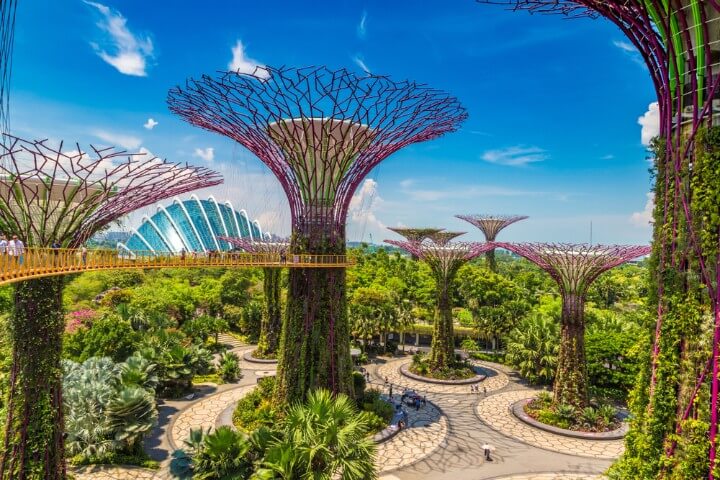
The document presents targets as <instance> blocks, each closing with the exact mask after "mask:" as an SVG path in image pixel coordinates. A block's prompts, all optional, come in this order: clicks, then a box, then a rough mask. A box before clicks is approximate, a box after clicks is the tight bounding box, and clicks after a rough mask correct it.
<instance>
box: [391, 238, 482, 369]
mask: <svg viewBox="0 0 720 480" xmlns="http://www.w3.org/2000/svg"><path fill="white" fill-rule="evenodd" d="M460 235H463V233H461V232H444V231H440V230H439V229H438V230H437V231H435V232H433V233H431V234H430V235H427V236H426V238H428V240H426V241H422V242H418V241H398V240H385V243H388V244H390V245H394V246H396V247H399V248H402V249H403V250H405V251H407V252H408V253H410V254H411V255H415V256H416V257H417V258H419V259H420V260H422V261H424V262H425V263H427V265H428V266H429V267H430V270H431V271H432V273H433V277H434V280H435V292H436V306H437V311H436V314H435V324H434V326H433V336H432V344H431V347H430V365H431V367H432V368H433V369H435V370H440V369H444V368H447V367H451V366H452V364H453V363H454V361H455V344H454V339H455V334H454V329H453V318H452V303H451V292H450V288H451V286H452V283H453V280H454V279H455V276H456V274H457V272H458V270H459V269H460V267H462V266H463V265H465V264H466V263H467V262H469V261H470V260H472V259H473V258H475V257H477V256H478V255H481V254H482V253H484V252H486V251H487V250H488V249H490V248H492V245H491V244H488V243H474V242H452V241H451V240H452V239H454V238H456V237H459V236H460Z"/></svg>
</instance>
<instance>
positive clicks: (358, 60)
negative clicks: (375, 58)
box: [352, 53, 371, 73]
mask: <svg viewBox="0 0 720 480" xmlns="http://www.w3.org/2000/svg"><path fill="white" fill-rule="evenodd" d="M352 60H353V62H355V65H357V66H358V67H360V68H361V69H362V70H363V72H365V73H371V72H370V69H369V68H368V66H367V64H366V63H365V59H364V58H363V56H362V55H360V54H359V53H358V54H357V55H355V56H354V57H352Z"/></svg>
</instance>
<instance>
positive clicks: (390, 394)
mask: <svg viewBox="0 0 720 480" xmlns="http://www.w3.org/2000/svg"><path fill="white" fill-rule="evenodd" d="M389 396H390V401H391V402H392V383H391V384H390V393H389Z"/></svg>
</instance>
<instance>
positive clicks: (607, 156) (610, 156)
mask: <svg viewBox="0 0 720 480" xmlns="http://www.w3.org/2000/svg"><path fill="white" fill-rule="evenodd" d="M613 158H615V155H613V154H612V153H609V154H607V155H603V156H602V157H600V160H612V159H613Z"/></svg>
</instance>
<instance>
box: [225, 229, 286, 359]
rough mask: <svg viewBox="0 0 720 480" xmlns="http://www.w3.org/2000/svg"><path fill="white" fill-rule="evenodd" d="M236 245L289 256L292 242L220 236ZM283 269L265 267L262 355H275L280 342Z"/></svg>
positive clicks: (255, 251)
mask: <svg viewBox="0 0 720 480" xmlns="http://www.w3.org/2000/svg"><path fill="white" fill-rule="evenodd" d="M218 240H224V241H226V242H228V243H229V244H231V245H232V246H234V247H237V248H240V249H242V250H245V251H246V252H251V253H265V254H269V255H273V256H277V257H278V259H279V260H282V258H283V256H284V257H285V258H287V252H288V248H289V247H290V242H287V241H276V240H273V241H270V240H263V241H254V240H251V239H249V238H237V237H218ZM281 274H282V269H281V268H277V267H264V268H263V293H264V294H265V311H264V312H263V317H262V322H261V324H260V339H259V341H258V348H257V354H258V355H260V356H261V357H275V356H276V355H277V350H278V345H279V342H280V330H281V328H282V303H281V302H280V275H281Z"/></svg>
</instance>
